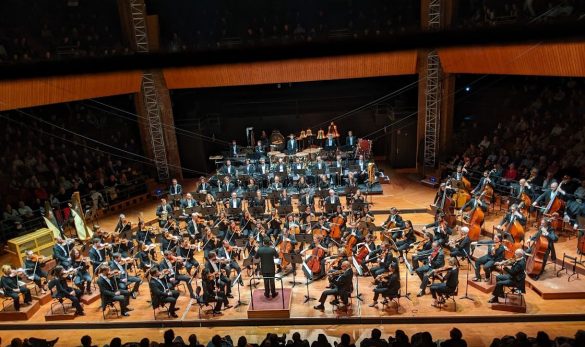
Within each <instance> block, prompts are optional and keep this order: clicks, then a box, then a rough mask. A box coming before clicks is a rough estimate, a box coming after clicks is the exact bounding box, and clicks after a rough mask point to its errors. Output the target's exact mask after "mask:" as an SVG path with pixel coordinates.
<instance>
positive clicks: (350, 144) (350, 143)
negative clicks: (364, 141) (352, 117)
mask: <svg viewBox="0 0 585 347" xmlns="http://www.w3.org/2000/svg"><path fill="white" fill-rule="evenodd" d="M356 144H357V139H356V138H355V136H353V132H352V131H351V130H350V131H348V132H347V137H346V138H345V145H346V146H347V147H351V148H354V147H355V145H356Z"/></svg>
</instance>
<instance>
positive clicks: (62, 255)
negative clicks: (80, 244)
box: [53, 237, 71, 269]
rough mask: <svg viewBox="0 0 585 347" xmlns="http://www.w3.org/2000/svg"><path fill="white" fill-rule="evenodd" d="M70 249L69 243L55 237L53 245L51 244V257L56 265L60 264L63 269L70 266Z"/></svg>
mask: <svg viewBox="0 0 585 347" xmlns="http://www.w3.org/2000/svg"><path fill="white" fill-rule="evenodd" d="M70 251H71V249H70V247H69V244H68V243H67V242H65V240H63V239H62V238H61V237H57V238H55V245H54V246H53V258H55V260H57V265H61V266H62V267H63V268H65V269H69V268H70V267H71V257H69V252H70Z"/></svg>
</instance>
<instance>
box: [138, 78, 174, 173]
mask: <svg viewBox="0 0 585 347" xmlns="http://www.w3.org/2000/svg"><path fill="white" fill-rule="evenodd" d="M142 95H143V96H144V106H145V107H146V115H147V118H148V129H149V132H150V141H151V143H152V153H153V156H154V164H155V166H156V171H157V173H158V179H159V180H160V181H166V180H168V179H169V178H170V176H169V164H168V161H167V150H166V146H165V137H164V133H163V129H162V122H161V112H160V106H159V98H158V94H157V87H156V84H155V81H154V77H153V76H152V74H151V73H148V72H146V73H144V75H143V78H142Z"/></svg>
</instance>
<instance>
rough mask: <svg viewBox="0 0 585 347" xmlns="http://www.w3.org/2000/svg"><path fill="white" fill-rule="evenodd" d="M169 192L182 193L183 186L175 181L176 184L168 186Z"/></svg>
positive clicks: (173, 193) (172, 193)
mask: <svg viewBox="0 0 585 347" xmlns="http://www.w3.org/2000/svg"><path fill="white" fill-rule="evenodd" d="M169 194H171V195H176V194H183V186H181V185H180V184H178V183H177V186H176V187H175V186H173V185H171V186H170V187H169Z"/></svg>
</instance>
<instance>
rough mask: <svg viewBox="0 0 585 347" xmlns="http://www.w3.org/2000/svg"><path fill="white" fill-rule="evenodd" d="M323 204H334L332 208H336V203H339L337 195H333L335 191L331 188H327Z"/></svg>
mask: <svg viewBox="0 0 585 347" xmlns="http://www.w3.org/2000/svg"><path fill="white" fill-rule="evenodd" d="M325 204H326V205H332V206H335V208H334V210H335V209H337V206H338V205H341V201H340V200H339V196H337V195H335V191H334V190H333V189H329V196H328V197H327V198H325Z"/></svg>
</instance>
